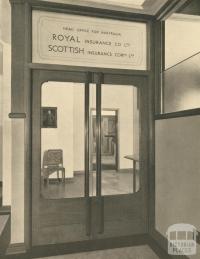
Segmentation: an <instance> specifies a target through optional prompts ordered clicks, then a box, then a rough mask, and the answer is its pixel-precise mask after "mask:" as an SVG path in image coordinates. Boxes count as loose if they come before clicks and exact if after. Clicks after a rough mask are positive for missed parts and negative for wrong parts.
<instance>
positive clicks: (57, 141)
mask: <svg viewBox="0 0 200 259" xmlns="http://www.w3.org/2000/svg"><path fill="white" fill-rule="evenodd" d="M84 89H85V88H84V84H81V83H71V82H47V83H45V84H43V86H42V107H41V190H42V195H43V197H44V198H55V199H57V198H71V197H83V196H84V181H85V174H84Z"/></svg>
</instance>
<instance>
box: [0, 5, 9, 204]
mask: <svg viewBox="0 0 200 259" xmlns="http://www.w3.org/2000/svg"><path fill="white" fill-rule="evenodd" d="M0 43H1V45H2V46H3V67H2V84H1V92H0V96H1V103H2V116H1V121H2V139H1V143H2V146H1V148H2V158H1V159H2V182H3V205H5V206H6V205H11V120H10V119H9V118H8V114H9V113H10V111H11V8H10V3H9V1H0Z"/></svg>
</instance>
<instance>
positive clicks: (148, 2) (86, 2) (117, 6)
mask: <svg viewBox="0 0 200 259" xmlns="http://www.w3.org/2000/svg"><path fill="white" fill-rule="evenodd" d="M43 1H46V2H55V3H63V4H73V5H81V6H89V7H96V8H101V9H108V10H116V11H125V12H134V13H141V14H148V15H155V14H156V13H157V12H158V11H159V10H160V9H161V8H162V6H164V5H165V4H166V3H167V2H168V1H169V0H76V1H74V0H43Z"/></svg>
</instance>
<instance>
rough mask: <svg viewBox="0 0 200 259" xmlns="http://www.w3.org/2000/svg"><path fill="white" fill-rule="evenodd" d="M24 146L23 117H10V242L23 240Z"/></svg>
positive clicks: (21, 241)
mask: <svg viewBox="0 0 200 259" xmlns="http://www.w3.org/2000/svg"><path fill="white" fill-rule="evenodd" d="M24 146H25V143H24V119H12V198H11V243H12V244H15V243H23V242H24Z"/></svg>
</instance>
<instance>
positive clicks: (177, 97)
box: [163, 54, 200, 113]
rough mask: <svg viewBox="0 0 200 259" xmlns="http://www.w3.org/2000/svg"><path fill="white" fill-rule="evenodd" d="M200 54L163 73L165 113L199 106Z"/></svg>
mask: <svg viewBox="0 0 200 259" xmlns="http://www.w3.org/2000/svg"><path fill="white" fill-rule="evenodd" d="M199 69H200V54H198V55H196V56H193V57H191V58H190V59H187V60H186V61H183V62H182V63H180V64H178V65H176V66H174V67H172V68H170V69H168V70H166V71H165V72H164V73H163V103H164V111H163V112H164V113H169V112H177V111H181V110H187V109H194V108H199V107H200V105H199V103H200V74H199Z"/></svg>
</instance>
